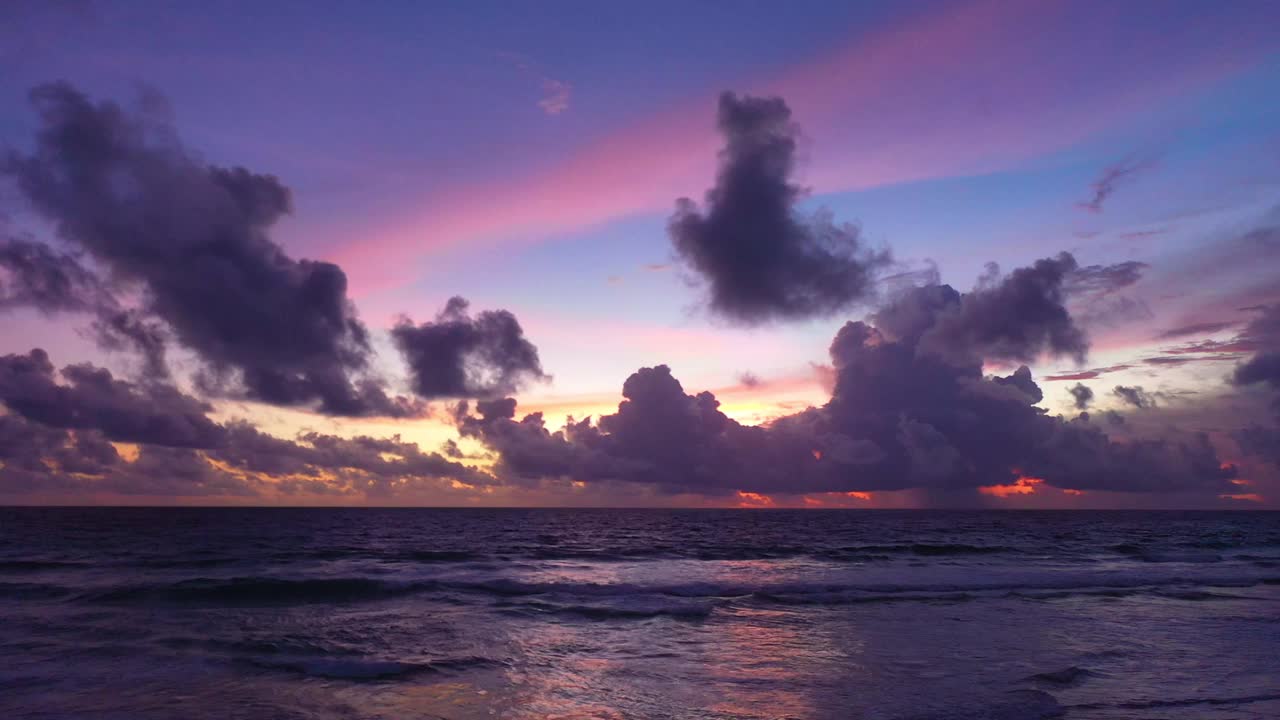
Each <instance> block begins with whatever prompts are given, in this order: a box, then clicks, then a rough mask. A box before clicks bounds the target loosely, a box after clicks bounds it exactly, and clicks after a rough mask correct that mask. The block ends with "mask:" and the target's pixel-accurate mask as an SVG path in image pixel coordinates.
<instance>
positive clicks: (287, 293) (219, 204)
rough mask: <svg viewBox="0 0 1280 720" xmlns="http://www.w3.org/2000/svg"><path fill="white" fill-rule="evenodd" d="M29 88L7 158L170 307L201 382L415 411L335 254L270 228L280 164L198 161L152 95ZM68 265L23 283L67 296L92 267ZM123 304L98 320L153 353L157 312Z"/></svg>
mask: <svg viewBox="0 0 1280 720" xmlns="http://www.w3.org/2000/svg"><path fill="white" fill-rule="evenodd" d="M31 101H32V104H33V105H34V107H35V109H36V111H37V113H38V116H39V125H38V130H37V134H36V142H35V147H34V149H33V150H32V152H30V153H29V154H28V153H22V152H12V153H10V154H9V155H8V156H7V157H6V158H5V159H4V161H3V170H4V172H5V173H7V174H8V175H9V176H10V177H12V178H13V180H14V181H15V183H16V185H17V187H18V189H19V190H20V191H21V193H22V194H23V195H24V196H25V197H26V198H27V200H29V201H30V203H31V205H32V207H33V208H34V209H35V210H36V211H37V212H39V213H40V214H41V215H43V216H44V217H45V218H46V219H48V220H49V221H51V222H52V223H53V224H54V225H55V226H56V227H57V230H58V233H59V235H60V236H61V237H62V239H63V240H65V241H66V242H68V243H69V244H71V245H73V246H74V247H76V248H78V249H79V250H82V251H84V252H85V253H86V254H87V255H88V256H90V257H91V258H92V259H93V260H94V261H95V262H96V263H97V264H99V265H100V266H101V267H102V268H103V269H104V270H105V271H107V272H108V273H109V275H110V277H111V279H112V282H113V283H114V284H115V285H117V286H119V287H120V288H121V289H126V290H130V291H136V292H137V293H138V294H139V295H140V297H141V302H142V305H141V308H140V310H139V312H140V313H142V314H143V315H145V316H147V317H149V318H150V317H153V318H156V319H158V320H160V321H163V323H164V324H165V325H166V326H167V327H168V328H170V329H171V330H172V333H173V336H174V338H175V339H176V340H177V341H178V342H180V343H181V344H182V345H183V346H185V347H186V348H188V349H190V350H192V351H194V352H195V353H196V355H197V356H198V357H199V358H200V359H201V360H202V361H203V362H204V363H205V365H206V366H207V367H206V372H205V374H204V382H203V383H202V387H204V388H205V389H206V390H209V391H211V392H220V393H224V394H230V395H237V396H241V397H245V398H248V399H252V400H257V401H261V402H266V403H272V404H277V405H285V406H312V405H314V406H316V407H317V408H318V409H319V410H320V411H321V412H325V413H329V414H334V415H392V416H403V415H409V414H414V413H416V412H419V411H420V409H421V408H419V407H418V406H416V405H414V404H413V403H410V402H408V401H406V400H403V399H398V398H392V397H389V396H388V395H387V393H386V392H385V391H384V390H383V388H382V385H381V383H380V382H379V381H378V379H377V378H374V377H372V376H370V375H369V374H368V372H367V365H368V358H369V355H370V345H369V338H368V331H367V330H366V328H365V326H364V325H363V324H362V323H361V322H360V321H359V320H358V319H357V318H356V315H355V311H354V308H353V306H352V304H351V301H350V300H349V299H348V297H347V279H346V275H345V274H344V273H343V272H342V270H341V269H340V268H338V267H337V266H336V265H333V264H331V263H326V262H320V261H313V260H296V259H294V258H292V257H290V256H289V255H288V254H287V253H286V252H285V251H284V250H283V248H281V247H280V246H279V245H278V244H277V243H276V242H275V241H274V240H273V239H272V238H271V237H270V231H271V228H272V226H273V225H274V224H275V223H276V221H277V220H279V219H280V218H281V217H282V216H284V215H285V214H287V213H289V212H290V210H291V200H290V193H289V190H288V188H286V187H285V186H284V185H282V184H281V183H280V181H279V180H277V179H276V178H275V177H273V176H270V175H262V174H257V173H254V172H251V171H249V170H246V169H244V168H239V167H237V168H222V167H216V166H211V165H208V164H206V163H204V162H203V161H201V160H200V159H199V158H198V157H197V156H196V155H195V154H193V153H192V152H190V151H189V150H187V149H186V148H185V147H184V146H183V145H182V144H181V142H180V141H179V140H178V137H177V133H176V132H175V131H174V129H173V127H172V126H171V125H170V123H169V121H168V119H167V117H166V115H165V114H164V112H162V111H161V110H159V109H157V108H159V107H161V106H162V103H161V102H159V101H158V100H157V99H156V98H154V97H153V98H150V99H149V102H148V103H145V107H143V108H142V109H140V110H138V111H137V112H129V111H126V110H125V109H124V108H122V107H121V106H119V105H117V104H115V103H112V102H101V103H94V102H92V101H91V100H90V99H89V98H87V97H86V96H85V95H83V94H82V93H80V92H78V91H77V90H75V89H74V88H72V87H70V86H69V85H66V84H64V83H58V84H52V85H44V86H40V87H37V88H36V89H34V90H33V91H32V92H31ZM41 259H42V260H44V261H48V260H50V259H57V258H47V257H45V258H41ZM62 260H63V261H64V262H63V265H64V266H65V265H66V263H65V258H62ZM48 264H49V263H48V262H46V263H45V265H46V266H48ZM63 271H64V275H66V276H67V278H69V279H71V280H73V281H74V282H71V284H70V285H64V284H59V283H62V282H63V280H62V278H61V277H60V276H56V275H55V276H49V279H48V280H40V281H39V282H36V279H37V278H38V276H37V275H35V274H32V275H31V278H32V279H31V281H30V282H28V284H27V285H26V286H24V287H20V288H19V289H20V290H21V291H22V292H25V293H26V294H27V295H28V296H31V293H32V292H33V291H36V290H40V291H41V292H44V293H45V295H44V298H43V299H44V300H45V301H46V305H45V306H46V307H53V305H50V304H48V302H47V301H48V300H50V299H51V298H52V296H51V295H49V293H55V294H56V293H59V292H63V293H64V297H71V298H75V297H78V296H82V295H83V293H84V292H85V291H88V290H90V289H92V283H91V282H90V281H89V280H88V279H87V278H84V277H80V276H77V275H75V273H74V272H73V271H72V270H70V269H69V268H66V267H64V268H63ZM68 273H69V274H68ZM39 283H45V284H43V285H42V284H39ZM50 283H51V284H50ZM41 288H43V290H41ZM64 291H68V292H69V294H68V292H64ZM10 292H12V291H10ZM78 294H79V295H78ZM64 308H65V309H71V307H69V306H67V305H66V304H65V303H64ZM119 320H120V321H119V322H116V323H110V322H108V323H100V324H102V325H103V328H104V331H105V332H108V333H109V336H112V337H117V338H132V339H133V341H134V342H139V343H142V344H143V347H144V349H145V348H151V350H152V353H153V354H152V356H151V357H152V358H157V357H158V355H156V354H155V353H156V351H157V348H158V346H157V343H159V342H160V339H159V337H158V336H157V335H156V334H155V333H154V332H151V331H150V330H151V329H152V327H153V326H151V325H149V324H148V323H147V321H146V320H144V319H142V318H141V317H139V316H135V317H134V318H133V319H132V320H131V319H130V318H127V317H126V318H119Z"/></svg>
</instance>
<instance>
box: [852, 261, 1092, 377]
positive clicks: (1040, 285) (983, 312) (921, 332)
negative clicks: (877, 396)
mask: <svg viewBox="0 0 1280 720" xmlns="http://www.w3.org/2000/svg"><path fill="white" fill-rule="evenodd" d="M1076 269H1077V265H1076V261H1075V258H1074V257H1072V256H1071V255H1070V254H1069V253H1062V254H1060V255H1058V256H1057V257H1053V258H1045V259H1043V260H1038V261H1036V262H1035V264H1033V265H1032V266H1031V267H1026V268H1018V269H1016V270H1014V271H1013V272H1012V273H1009V274H1008V275H1007V276H1004V275H1001V273H1000V270H999V268H998V267H997V266H995V265H994V264H989V265H988V269H987V273H986V274H984V275H983V277H982V278H980V279H979V282H978V285H977V287H975V288H974V289H973V290H972V291H971V292H968V293H964V294H961V293H959V292H957V291H956V290H954V289H952V288H951V286H949V285H926V286H923V287H912V288H911V289H909V290H907V291H906V292H904V293H901V294H899V295H898V296H897V297H895V298H894V299H893V300H891V301H890V302H889V303H888V304H887V305H886V306H884V307H882V308H881V309H880V310H878V311H877V312H876V313H875V314H874V315H873V316H872V318H873V320H874V322H875V324H876V327H877V328H878V329H880V330H881V331H882V332H884V333H886V334H888V335H889V336H890V337H891V338H892V339H894V340H898V341H901V342H906V343H909V344H911V345H913V346H914V345H918V346H919V348H920V349H921V350H924V351H927V352H932V353H935V354H938V355H941V356H944V357H948V358H951V359H953V360H955V361H957V362H960V363H967V362H971V361H972V360H974V359H978V360H981V359H987V360H1002V361H1014V362H1032V361H1034V360H1036V359H1037V358H1038V357H1039V356H1040V355H1042V354H1048V355H1066V356H1069V357H1072V358H1073V359H1075V360H1077V361H1083V359H1084V357H1085V355H1086V353H1087V352H1088V350H1089V342H1088V339H1087V338H1086V337H1085V333H1084V331H1083V330H1081V329H1080V328H1079V327H1078V326H1077V325H1076V324H1075V322H1074V321H1073V320H1072V317H1071V313H1070V312H1069V311H1068V310H1067V307H1066V304H1065V303H1066V289H1065V285H1066V282H1067V280H1068V278H1069V277H1070V275H1071V273H1072V272H1074V271H1075V270H1076Z"/></svg>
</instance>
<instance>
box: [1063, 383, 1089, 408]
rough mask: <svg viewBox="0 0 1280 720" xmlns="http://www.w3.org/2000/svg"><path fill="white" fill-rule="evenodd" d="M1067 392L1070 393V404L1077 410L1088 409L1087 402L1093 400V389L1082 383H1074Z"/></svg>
mask: <svg viewBox="0 0 1280 720" xmlns="http://www.w3.org/2000/svg"><path fill="white" fill-rule="evenodd" d="M1067 392H1069V393H1071V400H1072V404H1073V405H1075V408H1076V409H1077V410H1088V409H1089V404H1090V403H1092V402H1093V390H1090V389H1089V386H1088V385H1085V384H1084V383H1076V384H1075V385H1073V386H1071V387H1070V388H1069V389H1068V390H1067Z"/></svg>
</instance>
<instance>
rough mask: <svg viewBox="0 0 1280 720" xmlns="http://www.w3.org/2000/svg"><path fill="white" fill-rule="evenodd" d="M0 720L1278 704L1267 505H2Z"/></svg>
mask: <svg viewBox="0 0 1280 720" xmlns="http://www.w3.org/2000/svg"><path fill="white" fill-rule="evenodd" d="M0 618H2V619H3V622H0V717H2V718H113V719H114V718H121V719H123V718H173V717H182V718H299V719H301V718H308V719H316V720H320V719H324V720H328V719H330V718H335V719H336V718H459V719H461V718H491V717H503V718H547V717H558V718H571V717H572V718H877V719H878V718H886V719H888V718H920V719H923V718H956V719H958V718H975V719H976V718H1010V719H1016V720H1026V719H1030V718H1041V717H1066V718H1072V719H1075V718H1081V719H1090V720H1092V719H1096V718H1134V719H1136V718H1175V719H1176V718H1210V719H1222V720H1225V719H1228V718H1230V719H1237V718H1241V719H1242V718H1276V717H1280V649H1278V648H1280V513H1244V512H1235V513H1208V512H1206V513H1130V512H1042V513H1041V512H982V511H974V512H937V511H934V512H929V511H920V512H915V511H903V512H899V511H794V512H792V511H667V510H642V511H619V510H416V509H415V510H367V509H358V510H357V509H353V510H282V509H0Z"/></svg>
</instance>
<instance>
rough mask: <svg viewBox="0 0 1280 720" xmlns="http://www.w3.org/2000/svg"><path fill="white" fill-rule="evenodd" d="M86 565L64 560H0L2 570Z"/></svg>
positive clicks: (0, 570) (14, 570) (36, 569)
mask: <svg viewBox="0 0 1280 720" xmlns="http://www.w3.org/2000/svg"><path fill="white" fill-rule="evenodd" d="M77 567H84V563H78V562H69V561H64V560H0V572H8V573H26V572H40V571H42V570H64V569H67V568H77Z"/></svg>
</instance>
